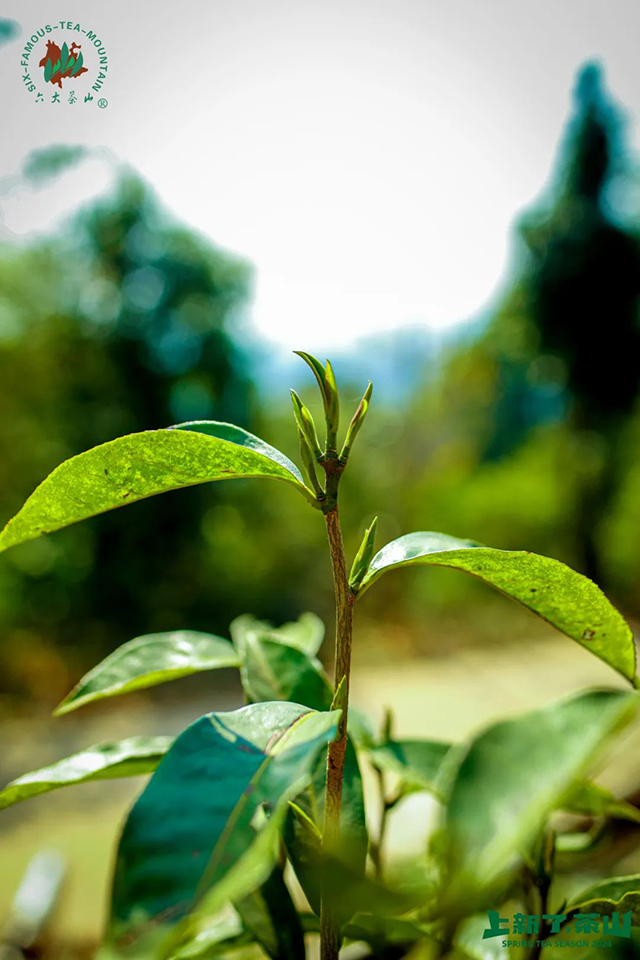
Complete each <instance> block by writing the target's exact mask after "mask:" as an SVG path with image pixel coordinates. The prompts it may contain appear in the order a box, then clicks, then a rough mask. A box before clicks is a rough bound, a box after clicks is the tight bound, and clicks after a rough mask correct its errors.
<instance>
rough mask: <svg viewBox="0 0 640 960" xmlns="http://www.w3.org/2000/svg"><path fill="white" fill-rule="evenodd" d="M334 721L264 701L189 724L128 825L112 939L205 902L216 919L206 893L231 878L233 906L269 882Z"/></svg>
mask: <svg viewBox="0 0 640 960" xmlns="http://www.w3.org/2000/svg"><path fill="white" fill-rule="evenodd" d="M338 716H339V714H337V713H332V714H326V713H324V714H323V713H315V712H313V711H309V710H307V709H306V708H305V707H302V706H300V705H299V704H292V703H261V704H253V705H251V706H248V707H243V708H242V709H240V710H236V711H232V712H230V713H212V714H208V715H207V716H204V717H201V718H200V720H198V721H196V723H194V724H192V725H191V726H190V727H188V728H187V730H185V731H184V733H182V734H181V735H180V736H179V737H178V739H177V740H176V742H175V744H174V746H173V747H172V749H171V750H170V751H169V753H168V754H167V755H166V757H165V759H164V761H163V762H162V763H161V765H160V766H159V768H158V770H157V771H156V773H155V775H154V776H153V777H152V779H151V781H150V782H149V784H148V786H147V788H146V790H145V791H144V792H143V794H142V795H141V797H140V798H139V799H138V801H137V802H136V804H135V805H134V807H133V809H132V811H131V813H130V814H129V817H128V820H127V823H126V825H125V828H124V831H123V835H122V838H121V841H120V847H119V851H118V859H117V864H116V870H115V878H114V889H113V903H112V921H113V933H114V935H115V937H116V938H117V939H120V940H122V939H124V940H126V941H131V940H135V939H137V938H138V937H140V936H142V935H144V934H145V933H148V932H151V931H153V930H155V929H157V927H158V926H159V925H160V926H162V925H164V924H171V923H175V922H176V921H177V920H179V919H180V918H181V917H184V916H185V915H186V914H188V913H189V912H190V911H191V910H192V909H193V907H194V906H195V905H196V903H197V902H198V901H200V900H203V898H204V897H205V896H206V898H207V902H208V904H209V906H210V913H211V914H212V915H213V913H215V909H214V907H213V905H212V902H211V897H210V894H211V893H212V891H214V892H215V888H216V886H217V885H218V884H219V885H220V886H221V887H222V888H223V889H225V881H226V882H227V885H226V889H225V895H226V896H228V899H232V900H236V899H240V898H241V897H243V896H246V895H248V894H249V893H251V892H252V890H254V889H255V888H256V886H258V885H259V884H261V883H263V882H264V880H265V879H266V877H268V876H269V874H270V873H271V870H272V869H273V866H274V863H275V857H276V855H277V838H278V829H279V825H280V822H281V820H282V817H283V816H284V811H285V807H286V803H287V802H288V800H289V799H292V798H293V796H295V795H296V794H297V793H299V792H300V790H301V789H304V787H305V786H306V784H307V783H308V782H309V779H310V777H311V774H312V772H313V769H314V767H315V764H316V761H317V758H318V755H319V753H320V752H321V750H322V748H323V747H325V746H326V744H327V743H328V742H329V741H330V740H331V739H332V738H333V737H334V736H335V733H336V729H337V720H338ZM263 804H266V805H267V806H268V809H269V810H271V811H272V814H271V819H270V820H269V821H268V822H267V823H266V825H262V824H261V823H259V821H260V811H261V807H262V805H263ZM256 818H257V819H256ZM262 819H264V815H262ZM274 824H275V827H274ZM234 868H235V873H234ZM230 875H232V876H231V880H232V882H230ZM220 905H221V904H218V905H217V906H216V909H217V908H219V906H220Z"/></svg>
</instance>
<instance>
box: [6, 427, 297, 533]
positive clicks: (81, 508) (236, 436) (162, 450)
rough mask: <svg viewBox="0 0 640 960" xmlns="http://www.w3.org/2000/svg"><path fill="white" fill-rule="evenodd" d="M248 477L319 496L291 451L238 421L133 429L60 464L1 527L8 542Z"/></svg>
mask: <svg viewBox="0 0 640 960" xmlns="http://www.w3.org/2000/svg"><path fill="white" fill-rule="evenodd" d="M247 477H261V478H265V479H272V480H282V481H284V482H286V483H289V484H291V485H292V486H294V487H295V488H296V489H297V490H299V491H300V492H301V493H302V494H303V495H304V496H306V497H307V498H309V497H311V498H312V495H311V494H310V492H309V491H308V490H307V489H306V488H305V486H304V483H303V481H302V477H301V475H300V473H299V471H298V469H297V468H296V467H295V466H294V465H293V464H292V463H291V461H290V460H288V459H287V457H285V455H284V454H282V453H280V452H279V451H277V450H275V449H274V448H273V447H270V446H269V445H268V444H265V443H264V442H263V441H261V440H259V439H258V438H257V437H254V436H253V435H252V434H249V433H247V432H246V431H245V430H240V428H238V427H233V426H231V425H230V424H218V423H213V422H206V423H199V424H180V425H179V426H178V427H174V428H169V429H167V430H149V431H146V432H145V433H132V434H129V435H128V436H126V437H120V438H119V439H117V440H110V441H109V442H108V443H103V444H101V445H100V446H98V447H94V448H93V449H91V450H87V451H86V452H85V453H81V454H79V455H78V456H77V457H72V458H71V459H70V460H66V461H65V462H64V463H62V464H60V466H59V467H57V468H56V469H55V470H54V471H53V473H51V474H50V475H49V476H48V477H47V478H46V480H44V481H43V482H42V483H41V484H40V486H39V487H37V489H36V490H35V491H34V492H33V493H32V494H31V496H30V497H29V499H28V500H27V501H26V503H25V504H24V506H23V507H22V508H21V509H20V510H19V511H18V513H17V514H16V515H15V517H13V519H12V520H10V521H9V522H8V523H7V525H6V527H5V528H4V530H3V531H2V533H0V550H6V549H8V548H9V547H12V546H14V545H15V544H18V543H22V542H24V541H25V540H32V539H33V538H34V537H39V536H40V535H41V534H44V533H51V532H52V531H54V530H59V529H61V528H62V527H66V526H68V525H69V524H71V523H76V522H77V521H79V520H85V519H87V518H88V517H93V516H96V514H99V513H104V512H105V511H107V510H114V509H115V508H116V507H122V506H125V505H127V504H130V503H135V501H136V500H142V499H144V498H145V497H151V496H154V495H155V494H158V493H164V492H165V491H167V490H174V489H177V488H181V487H188V486H193V485H194V484H198V483H207V482H209V481H212V480H232V479H242V478H247Z"/></svg>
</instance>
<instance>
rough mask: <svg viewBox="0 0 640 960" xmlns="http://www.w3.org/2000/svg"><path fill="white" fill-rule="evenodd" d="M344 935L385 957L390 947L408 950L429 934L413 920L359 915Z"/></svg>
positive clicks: (369, 914) (345, 930)
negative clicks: (366, 945)
mask: <svg viewBox="0 0 640 960" xmlns="http://www.w3.org/2000/svg"><path fill="white" fill-rule="evenodd" d="M344 935H345V937H347V939H349V940H356V941H362V942H364V943H368V944H369V945H370V946H371V947H373V949H374V950H376V951H379V953H380V955H382V956H384V953H385V951H386V950H388V949H389V946H391V945H393V946H394V947H400V946H404V947H405V948H407V949H408V947H409V946H410V945H411V944H413V943H415V942H416V941H417V940H422V939H423V938H424V937H426V936H427V933H426V931H425V930H423V929H421V928H420V927H419V926H417V924H415V923H413V922H412V921H411V920H402V919H400V918H398V917H385V916H384V915H383V914H382V915H381V914H374V913H357V914H356V915H355V916H354V918H353V920H352V921H351V922H350V923H348V924H347V925H346V926H345V928H344Z"/></svg>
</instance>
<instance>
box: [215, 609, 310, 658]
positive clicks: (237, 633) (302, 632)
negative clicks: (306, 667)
mask: <svg viewBox="0 0 640 960" xmlns="http://www.w3.org/2000/svg"><path fill="white" fill-rule="evenodd" d="M229 629H230V632H231V636H232V638H233V642H234V643H235V644H236V646H237V647H238V649H241V647H242V644H243V643H244V641H245V638H246V637H247V636H248V635H249V634H250V633H253V634H257V635H259V636H261V637H265V638H266V639H269V640H277V641H278V642H279V643H288V644H289V645H290V646H292V647H298V649H299V650H303V651H304V653H306V654H308V656H310V657H315V655H316V654H317V652H318V650H319V649H320V647H321V646H322V641H323V640H324V633H325V630H324V623H323V622H322V620H321V619H320V617H318V616H316V614H315V613H301V614H300V616H299V617H298V619H297V620H295V621H293V623H283V624H282V626H281V627H274V626H273V624H271V623H267V622H266V621H264V620H258V619H256V617H254V616H252V615H251V614H250V613H246V614H243V615H242V616H240V617H236V619H235V620H234V621H233V623H232V624H231V626H230V628H229Z"/></svg>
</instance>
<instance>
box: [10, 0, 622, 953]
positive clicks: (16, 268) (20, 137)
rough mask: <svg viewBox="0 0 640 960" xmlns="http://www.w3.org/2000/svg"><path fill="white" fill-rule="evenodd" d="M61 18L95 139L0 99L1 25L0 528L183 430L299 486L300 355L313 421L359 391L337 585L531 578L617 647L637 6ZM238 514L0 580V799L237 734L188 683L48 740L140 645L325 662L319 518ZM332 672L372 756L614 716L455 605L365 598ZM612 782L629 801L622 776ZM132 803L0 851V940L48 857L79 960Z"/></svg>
mask: <svg viewBox="0 0 640 960" xmlns="http://www.w3.org/2000/svg"><path fill="white" fill-rule="evenodd" d="M63 14H64V16H65V17H67V16H68V17H70V18H71V19H73V18H74V17H76V18H77V19H79V20H81V21H82V22H83V23H86V22H88V21H91V24H92V25H93V29H97V30H98V32H99V33H100V35H101V36H102V37H103V41H104V44H105V46H106V47H107V49H108V51H109V74H108V78H107V82H106V84H105V88H104V96H105V97H106V98H107V99H108V107H107V108H106V109H104V110H101V111H99V110H97V109H92V110H89V109H84V110H83V109H76V107H75V106H74V107H70V106H69V105H68V104H65V103H63V104H60V105H55V106H54V105H53V104H49V103H45V104H43V105H36V104H34V103H33V102H32V99H30V98H29V97H28V96H27V94H26V91H25V90H24V89H22V86H23V85H22V81H21V77H20V67H19V61H20V52H21V49H22V45H23V43H24V40H25V37H26V36H28V34H29V33H30V32H31V30H32V29H34V27H36V26H37V25H39V23H40V21H43V20H44V21H46V20H47V19H50V15H51V11H49V10H48V9H47V10H45V4H44V3H43V2H25V3H20V4H17V3H13V4H12V3H9V4H5V15H4V19H3V20H1V21H0V42H1V44H2V45H1V46H0V83H1V84H2V102H1V103H0V112H1V116H2V129H3V141H2V160H1V168H0V411H1V414H2V417H1V420H0V512H1V517H0V519H1V520H2V521H4V520H5V519H8V518H9V517H10V516H11V515H12V514H13V512H14V511H15V510H16V509H17V508H18V507H19V506H20V504H21V503H22V501H23V500H24V498H25V497H26V496H27V495H28V494H29V493H30V492H31V491H32V490H33V488H34V487H35V485H36V484H37V483H38V482H39V481H40V480H41V479H42V478H43V477H44V476H45V475H46V474H47V473H48V472H49V471H50V470H51V469H52V468H53V467H55V466H56V465H57V464H58V463H59V462H60V461H61V460H63V459H64V458H66V457H69V456H71V455H73V454H76V453H79V452H80V451H82V450H84V449H86V448H87V447H90V446H92V445H94V444H97V443H101V442H103V441H106V440H109V439H112V438H113V437H116V436H118V435H121V434H123V433H128V432H132V431H136V430H144V429H149V428H155V427H162V426H167V425H169V424H172V423H176V422H180V421H184V420H190V419H200V418H212V419H217V420H228V421H233V422H235V423H238V424H240V425H242V426H243V427H246V428H247V429H249V430H251V431H253V432H255V433H257V434H259V435H260V436H262V437H263V438H264V439H266V440H268V441H269V442H271V443H273V444H274V445H276V446H278V447H280V448H281V449H282V450H284V451H285V452H286V453H287V454H288V455H289V456H291V457H292V458H293V459H295V458H296V456H297V442H296V434H295V429H294V425H293V420H292V417H291V413H290V404H289V397H288V388H289V387H290V386H294V387H296V389H298V390H299V391H300V392H301V393H302V394H303V396H304V398H305V400H306V402H307V403H308V405H309V406H310V408H311V409H312V410H313V411H314V412H318V413H319V409H320V407H319V403H318V400H317V397H316V395H315V392H314V391H315V388H314V385H313V383H312V382H311V378H310V376H308V375H307V371H306V368H305V367H304V365H303V364H302V363H301V362H300V361H298V360H296V359H295V358H293V357H292V355H291V350H292V349H294V348H298V349H307V350H311V351H314V352H318V353H320V354H321V355H322V356H325V355H326V354H329V355H330V357H331V359H332V362H333V363H334V366H335V369H336V372H337V375H338V378H339V382H340V384H341V386H342V396H343V406H344V408H345V409H346V408H348V407H349V405H350V404H351V406H353V407H354V408H355V406H356V404H357V402H358V399H359V396H360V394H361V392H362V390H363V389H364V387H365V386H366V382H367V380H368V379H369V378H371V379H372V380H373V381H374V400H373V404H372V408H371V412H370V415H369V418H368V421H367V424H366V427H365V429H364V430H363V432H362V434H361V437H360V439H359V441H358V444H357V447H356V449H355V453H354V455H353V456H352V460H351V462H350V466H349V470H348V472H347V474H346V476H345V479H344V496H343V500H344V508H343V514H344V518H343V522H344V526H345V536H346V543H347V549H348V551H349V552H350V553H353V552H354V551H355V549H356V548H357V545H358V543H359V540H360V537H361V536H362V533H363V531H364V529H365V527H366V526H367V525H368V524H369V523H370V522H371V519H372V517H373V516H374V515H378V516H379V518H380V521H379V543H380V544H382V543H384V542H386V541H387V540H389V539H392V538H393V537H396V536H399V535H400V534H402V533H405V532H408V531H410V530H415V529H431V530H441V531H445V532H448V533H451V534H454V535H457V536H462V537H470V538H473V539H475V540H479V541H482V542H485V543H487V544H490V545H493V546H498V547H503V548H507V549H529V550H534V551H537V552H541V553H546V554H549V555H550V556H553V557H556V558H559V559H561V560H564V561H566V562H567V563H569V564H571V565H572V566H573V567H575V568H576V569H578V570H581V571H582V572H584V573H586V574H587V575H589V576H591V577H593V578H594V579H595V580H596V581H597V582H598V583H600V584H601V585H602V586H603V587H604V589H605V590H606V591H607V592H608V593H609V595H610V596H611V597H612V598H613V599H614V600H615V602H616V603H617V604H618V605H619V606H620V607H621V609H623V610H624V612H625V613H626V614H627V616H628V617H629V618H630V619H631V620H632V621H634V620H635V619H636V618H638V617H640V497H639V496H638V490H639V489H640V406H639V403H638V393H639V390H640V168H639V166H638V150H639V149H640V143H639V137H638V123H637V120H638V116H639V114H640V66H639V64H638V58H637V33H638V30H637V28H638V26H639V25H640V24H639V20H640V16H639V15H638V13H637V8H636V7H635V5H634V4H632V3H630V2H629V3H627V2H623V0H617V2H614V3H613V4H607V5H606V6H605V5H604V4H601V3H597V2H580V3H578V2H574V0H569V2H566V3H563V4H561V5H557V4H552V3H550V2H548V0H544V2H542V3H537V4H535V5H534V4H523V3H519V4H513V3H507V2H503V0H487V2H484V3H482V4H472V3H469V2H459V0H456V2H450V3H447V4H439V3H435V2H426V3H418V2H414V0H400V2H394V3H393V4H392V3H387V2H380V0H376V2H374V3H368V4H364V3H362V2H361V0H348V2H346V3H340V4H337V3H329V4H326V3H322V4H321V3H319V2H315V0H314V2H309V3H305V4H299V3H295V4H294V3H291V2H289V0H273V2H272V3H271V4H264V3H257V2H253V0H237V2H234V4H233V5H224V4H221V3H218V2H214V3H207V4H205V3H198V2H194V0H187V2H186V3H183V4H181V5H180V10H179V12H178V11H176V10H175V9H171V10H169V9H168V8H167V9H155V10H154V11H153V12H151V10H150V9H143V8H142V7H141V6H140V7H132V5H131V4H124V3H122V2H115V3H112V4H110V5H109V6H108V7H107V6H106V5H105V6H102V5H98V4H95V3H92V4H87V3H84V4H77V3H76V4H74V3H71V4H70V5H69V4H67V6H66V8H65V11H64V12H63V13H61V15H63ZM79 84H80V81H79ZM264 486H265V485H263V484H259V483H252V482H246V483H245V482H239V483H234V484H220V485H212V486H211V487H198V488H192V489H189V490H184V491H179V492H175V493H171V494H166V495H164V496H162V497H160V498H156V499H153V500H149V501H145V502H142V503H140V504H137V505H135V506H132V507H131V508H127V509H123V510H119V511H115V512H113V513H111V514H107V515H105V516H103V517H100V518H97V519H95V520H92V521H90V522H87V523H85V524H82V525H80V526H77V527H73V528H70V529H68V530H66V531H62V532H60V533H58V534H56V535H55V536H54V537H50V538H44V539H41V540H38V541H35V542H34V543H31V544H26V545H24V546H22V547H19V548H17V549H15V550H13V551H11V552H10V553H8V554H6V555H3V557H2V562H1V563H0V725H1V726H0V730H1V731H2V741H3V749H2V757H1V758H0V773H1V774H2V778H3V780H6V779H9V777H11V776H14V775H17V774H18V773H20V772H23V771H24V770H26V769H28V768H30V767H33V766H36V765H38V764H42V763H44V762H47V761H49V760H51V759H53V758H54V757H56V756H59V755H62V754H64V753H66V752H69V751H70V750H71V749H73V748H74V747H78V748H79V747H80V746H82V745H84V744H87V743H89V742H92V741H94V740H97V739H105V738H112V737H114V736H119V735H126V734H128V733H132V732H136V731H140V732H145V731H149V732H151V731H155V732H162V733H172V732H174V731H176V730H177V729H179V728H180V727H181V726H183V725H184V724H185V723H186V722H188V721H189V720H190V719H192V718H194V717H195V716H197V715H198V713H199V712H201V711H202V710H205V709H211V708H214V707H217V708H219V707H223V708H224V707H226V706H234V705H235V704H236V703H237V699H238V689H237V685H236V682H235V680H234V678H233V677H232V676H229V677H222V678H220V677H216V678H214V679H211V678H205V679H204V680H203V679H200V680H197V681H193V682H191V681H183V682H180V683H179V684H175V685H173V686H172V687H171V688H170V689H167V690H166V691H164V690H163V691H156V692H155V693H153V694H148V695H140V696H136V697H131V698H129V699H128V700H127V701H126V704H125V702H124V701H123V703H122V706H121V707H120V708H119V709H118V710H117V711H114V710H113V709H112V708H110V709H108V710H107V709H104V708H99V707H96V708H94V709H92V710H90V711H89V710H88V711H87V712H86V714H85V716H84V717H82V718H76V717H75V716H72V717H69V718H65V719H64V720H61V721H57V722H56V725H53V724H51V723H50V721H49V720H48V716H49V713H50V710H51V709H52V707H54V706H55V704H56V703H57V702H58V701H59V700H60V699H61V698H62V696H64V694H65V693H66V692H67V691H68V689H69V688H70V686H71V685H72V684H73V683H74V682H75V681H76V680H77V679H78V678H79V676H81V675H82V673H83V672H85V671H86V670H87V669H88V668H89V667H90V666H92V665H93V664H94V663H95V662H96V661H97V660H99V659H100V658H101V657H103V656H104V655H106V654H107V653H108V652H109V651H111V650H113V649H114V648H115V647H116V646H117V645H118V644H120V643H122V642H123V641H125V640H128V639H131V638H132V637H134V636H137V635H140V634H143V633H149V632H153V631H159V630H171V629H175V628H181V627H189V628H194V629H202V630H210V631H212V632H216V633H219V634H221V635H223V636H226V635H227V630H228V624H229V622H230V621H231V620H232V619H233V618H234V617H235V616H237V615H239V614H241V613H244V612H251V613H254V614H256V615H258V616H260V617H262V618H264V619H269V620H272V621H274V622H276V623H280V622H283V621H285V620H290V619H292V618H295V617H296V616H297V615H298V614H299V613H300V612H302V611H304V610H307V609H312V610H314V611H316V612H317V613H319V614H320V615H321V616H323V617H324V618H325V619H326V621H327V623H328V624H329V635H330V633H331V627H330V621H331V604H332V588H331V582H330V570H329V565H328V558H327V555H326V550H325V543H324V531H323V526H322V523H321V522H318V521H319V516H318V515H317V514H316V513H315V512H314V511H312V510H310V509H307V508H305V506H304V505H301V504H300V503H298V502H297V499H298V498H293V497H291V496H290V495H289V493H288V491H287V490H286V489H284V490H280V489H279V486H280V485H277V484H274V485H266V486H267V489H266V490H265V489H263V487H264ZM272 487H273V488H272ZM294 500H295V501H296V502H294ZM356 644H357V649H356V652H355V670H356V671H357V673H356V679H355V696H356V699H357V700H358V701H359V703H360V705H362V706H363V707H364V708H366V709H368V710H369V711H370V712H371V713H372V714H373V715H374V716H379V715H380V713H381V710H382V707H383V705H384V704H391V705H393V706H395V707H396V710H397V713H398V721H397V722H398V727H399V729H400V731H401V732H402V733H404V734H415V735H418V734H421V735H431V736H438V737H441V738H449V737H459V736H462V735H464V734H465V733H466V732H468V730H469V729H471V728H472V727H475V726H477V724H478V723H480V722H482V721H485V720H486V719H488V718H489V717H492V716H494V715H496V714H498V713H505V712H509V711H514V710H517V709H522V708H523V707H527V706H533V705H535V704H538V703H542V702H545V700H547V699H548V698H549V697H550V696H551V695H552V694H558V695H559V694H560V693H562V692H564V691H568V690H572V689H578V688H579V687H580V686H583V685H584V684H585V683H589V682H600V681H603V682H610V678H609V677H608V675H607V674H606V672H605V671H604V670H601V669H600V667H599V666H598V664H597V663H592V662H591V659H590V658H589V657H588V655H587V654H585V653H584V651H581V650H580V649H579V648H577V647H575V648H574V647H572V646H571V645H570V644H569V643H568V641H566V640H564V639H561V638H558V637H554V636H552V635H550V634H546V633H545V631H544V629H543V628H541V626H540V624H539V623H538V622H537V621H535V620H534V619H533V618H532V617H530V616H529V615H527V614H526V613H525V612H524V611H522V610H519V609H517V608H515V607H513V606H511V605H509V604H508V603H507V601H505V600H503V599H502V598H501V597H499V596H497V595H493V594H492V593H490V592H489V591H487V590H486V588H483V587H482V586H481V585H479V584H477V583H475V582H474V581H473V580H466V579H465V578H464V577H461V576H460V575H457V574H455V573H452V572H450V571H436V570H433V571H429V572H427V573H425V572H417V573H409V572H407V571H403V573H402V574H397V575H393V576H390V577H388V578H385V579H384V580H383V581H382V582H381V583H380V584H379V585H378V587H377V588H376V590H374V591H371V593H370V594H369V595H368V596H367V600H366V601H365V602H363V605H362V609H361V610H360V611H359V617H358V633H357V640H356ZM330 647H331V644H330V643H327V644H326V648H325V651H324V657H325V659H326V661H327V662H328V663H330V660H331V649H330ZM617 775H618V777H619V778H621V782H620V784H619V786H620V787H621V788H622V787H624V788H625V789H628V790H632V789H633V788H635V787H637V786H638V783H637V782H636V779H637V778H636V777H635V772H634V769H632V765H630V764H627V765H626V767H625V768H624V770H623V772H622V773H620V771H618V774H617ZM138 788H139V784H134V786H133V788H132V787H131V785H129V784H127V785H124V786H122V785H118V784H114V785H113V787H109V788H108V791H105V790H104V789H103V788H100V789H95V790H94V789H93V787H91V786H87V787H83V788H79V792H78V793H77V794H76V796H75V797H74V798H71V797H67V796H66V795H65V797H64V798H62V797H61V798H60V799H58V798H57V797H55V796H54V797H52V798H50V799H47V800H44V799H43V800H36V801H33V804H32V805H31V807H30V809H29V810H26V809H25V810H22V809H16V810H15V811H10V812H8V813H7V814H6V815H4V816H5V819H4V820H3V823H2V824H1V825H0V842H1V844H2V863H3V876H2V878H0V911H1V910H2V909H5V908H6V906H7V905H8V903H9V902H10V899H11V896H12V892H13V891H14V890H15V886H16V884H17V882H18V880H19V878H20V875H21V873H22V871H23V870H24V867H25V865H26V863H27V862H28V859H29V856H30V855H31V853H33V852H35V851H36V850H38V849H40V848H41V847H42V845H43V844H52V845H53V846H54V848H56V849H60V850H61V851H62V852H63V854H64V856H65V857H66V858H67V859H68V861H69V863H70V864H71V871H70V880H69V884H70V892H69V893H67V895H66V900H65V905H64V909H63V910H62V911H61V915H60V919H59V921H58V922H59V924H60V929H61V930H62V931H63V935H64V937H66V938H67V939H68V940H70V941H73V942H74V943H76V942H77V943H91V941H92V939H93V938H95V937H96V936H97V931H98V930H99V927H100V923H101V917H102V909H103V901H104V895H105V893H104V892H105V890H106V884H107V879H108V865H109V849H110V846H111V844H112V842H113V838H114V836H115V831H116V828H117V823H118V821H119V819H120V817H121V815H122V811H123V810H124V809H125V808H126V805H127V803H128V802H129V800H130V797H131V795H132V792H131V791H132V789H138ZM109 791H111V792H109ZM397 843H398V844H401V843H402V832H401V830H400V828H398V830H397Z"/></svg>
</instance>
